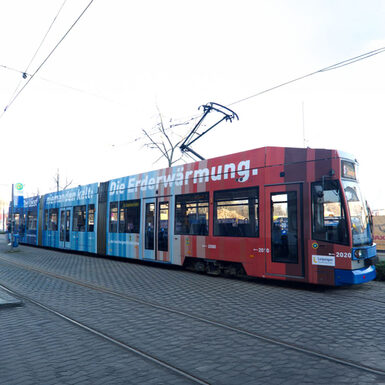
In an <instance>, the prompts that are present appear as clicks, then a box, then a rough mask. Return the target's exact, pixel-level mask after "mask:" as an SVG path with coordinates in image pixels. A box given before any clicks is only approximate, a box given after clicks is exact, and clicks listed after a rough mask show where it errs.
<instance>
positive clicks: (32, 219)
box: [27, 211, 37, 230]
mask: <svg viewBox="0 0 385 385" xmlns="http://www.w3.org/2000/svg"><path fill="white" fill-rule="evenodd" d="M36 229H37V213H34V212H32V211H28V212H27V230H36Z"/></svg>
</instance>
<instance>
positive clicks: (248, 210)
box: [214, 187, 259, 237]
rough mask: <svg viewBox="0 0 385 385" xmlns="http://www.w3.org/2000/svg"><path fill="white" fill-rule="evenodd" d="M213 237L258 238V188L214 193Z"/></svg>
mask: <svg viewBox="0 0 385 385" xmlns="http://www.w3.org/2000/svg"><path fill="white" fill-rule="evenodd" d="M214 235H216V236H228V237H258V236H259V226H258V188H257V187H254V188H247V189H237V190H227V191H215V192H214Z"/></svg>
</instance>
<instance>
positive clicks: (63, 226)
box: [59, 208, 71, 249]
mask: <svg viewBox="0 0 385 385" xmlns="http://www.w3.org/2000/svg"><path fill="white" fill-rule="evenodd" d="M59 229H60V236H59V247H61V248H63V249H69V248H70V247H71V242H70V241H71V209H70V208H65V209H60V227H59Z"/></svg>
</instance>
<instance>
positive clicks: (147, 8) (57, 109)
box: [0, 0, 385, 209]
mask: <svg viewBox="0 0 385 385" xmlns="http://www.w3.org/2000/svg"><path fill="white" fill-rule="evenodd" d="M88 3H89V0H67V1H63V0H57V1H56V0H34V1H30V0H0V114H1V113H2V111H3V110H4V108H6V106H7V105H8V104H9V102H10V100H12V96H13V95H15V90H17V89H19V90H20V88H21V87H22V86H23V85H25V84H26V82H27V81H28V79H29V77H28V76H27V78H26V79H23V77H22V74H21V73H20V72H17V71H22V72H23V71H26V72H28V73H29V74H33V73H34V72H35V71H36V69H37V68H39V66H40V65H41V64H42V62H43V61H44V60H45V58H46V57H47V55H48V54H49V53H50V52H51V51H52V49H53V48H54V46H55V45H56V44H57V43H58V42H59V40H60V39H61V38H62V37H63V35H64V34H65V33H66V32H67V31H68V29H69V28H70V26H71V25H72V24H73V23H74V21H75V20H76V19H77V17H78V16H79V15H80V14H81V12H82V11H83V9H84V8H85V7H86V6H87V4H88ZM63 4H64V6H63ZM62 6H63V7H62ZM61 7H62V9H61ZM60 9H61V11H60V13H59V14H58V12H59V10H60ZM57 15H58V16H57ZM56 16H57V18H56V20H55V22H54V24H53V26H52V28H51V30H50V32H49V33H48V35H47V37H46V39H45V40H44V42H43V44H42V46H41V48H40V49H39V51H38V53H37V55H36V56H35V57H34V59H33V61H32V63H31V64H30V61H31V59H32V58H33V56H34V54H35V52H36V50H37V48H38V47H39V45H40V43H41V42H42V40H43V37H44V35H45V34H46V33H47V31H48V29H49V27H50V25H51V23H52V21H53V20H54V18H55V17H56ZM384 20H385V1H379V0H370V1H367V0H357V1H354V0H339V1H338V0H285V1H279V0H263V1H262V0H238V1H227V0H220V1H219V0H218V1H217V0H212V1H210V0H205V1H200V0H197V1H189V2H187V1H181V0H179V1H170V0H162V1H155V0H148V1H135V2H134V1H127V0H109V1H106V0H95V1H94V2H93V3H92V4H91V6H90V7H89V9H88V10H87V11H86V12H85V14H84V15H83V16H82V18H81V19H80V20H79V22H78V23H77V24H76V25H75V27H74V28H73V29H72V30H71V32H70V33H69V34H68V36H67V37H66V38H65V39H64V40H63V42H62V43H61V44H60V45H59V46H58V48H57V49H56V50H55V52H54V53H53V54H52V56H51V57H50V58H49V59H48V60H47V62H46V63H45V64H44V65H43V66H42V67H41V69H40V70H39V71H38V73H37V74H36V76H35V77H34V78H33V79H32V80H31V81H30V82H29V84H28V85H27V86H26V87H25V89H24V90H23V91H22V92H21V93H20V94H19V95H18V96H17V97H16V99H15V100H14V102H13V103H12V104H11V105H10V106H9V107H8V109H7V111H6V112H5V113H4V114H3V115H2V116H1V118H0V135H1V136H0V137H1V150H0V151H1V152H0V154H1V157H0V159H1V172H0V193H1V194H2V195H3V196H4V195H6V192H8V191H10V184H12V183H16V182H21V183H24V184H25V190H26V194H27V195H29V196H31V195H34V194H36V192H37V191H39V193H40V194H42V193H46V192H49V191H53V190H54V189H55V182H54V176H55V174H56V171H57V169H59V170H60V175H61V179H62V182H63V183H64V182H65V179H66V178H68V180H73V186H77V185H79V184H87V183H92V182H101V181H106V180H109V179H112V178H117V177H122V176H126V175H131V174H135V173H139V172H144V171H149V170H151V169H158V168H162V167H164V166H166V163H165V162H164V161H159V162H157V163H155V164H154V162H155V161H156V160H157V159H158V158H159V155H158V153H156V152H155V151H151V150H149V149H147V148H145V147H143V145H144V143H145V141H144V140H137V139H138V138H141V137H142V132H141V130H142V129H147V130H151V129H152V127H153V126H154V124H155V123H156V122H157V115H158V109H159V111H160V112H161V113H162V115H163V117H164V119H165V121H166V122H167V121H169V119H171V118H172V119H173V121H175V122H181V121H185V120H187V119H189V118H191V117H193V116H197V114H198V113H199V111H198V107H199V106H200V105H202V104H206V103H207V102H216V103H220V104H224V105H231V108H232V109H234V111H235V112H236V113H237V114H238V115H239V118H240V119H239V121H237V122H233V123H222V124H221V125H220V126H218V127H217V128H215V129H214V130H213V131H212V132H210V133H209V134H207V135H206V136H205V137H203V138H202V139H201V140H200V141H199V142H197V144H196V146H194V148H195V149H196V150H197V152H199V153H201V154H202V155H203V156H204V157H206V158H210V157H214V156H219V155H225V154H228V153H232V152H238V151H243V150H248V149H251V148H258V147H263V146H293V147H303V146H304V143H305V145H307V146H309V147H313V148H333V149H339V150H343V151H345V152H349V153H352V154H354V155H355V156H356V158H357V159H358V161H359V162H360V175H361V182H362V185H363V189H364V192H365V195H366V197H367V199H368V201H369V203H370V205H371V207H372V208H373V209H379V208H385V176H384V172H383V168H382V166H383V164H384V161H383V159H384V151H385V146H384V144H385V139H384V127H385V109H384V105H383V104H384V99H385V98H384V97H385V76H384V69H385V53H382V54H379V55H376V56H373V57H371V58H369V59H366V60H362V61H360V62H358V63H355V64H352V65H349V66H345V67H343V68H340V69H337V70H334V71H329V72H325V73H320V74H317V75H314V76H312V77H309V78H306V79H304V80H301V81H298V82H295V83H293V84H290V85H288V86H285V87H282V88H279V89H277V90H274V91H271V92H268V93H265V94H263V95H260V96H257V97H254V98H251V99H248V100H246V101H243V102H240V103H237V104H232V103H234V102H236V101H238V100H240V99H243V98H246V97H248V96H250V95H254V94H256V93H258V92H260V91H263V90H265V89H268V88H270V87H273V86H275V85H278V84H280V83H283V82H286V81H289V80H291V79H295V78H297V77H300V76H302V75H305V74H308V73H311V72H314V71H316V70H319V69H321V68H324V67H327V66H329V65H331V64H334V63H337V62H340V61H343V60H345V59H348V58H351V57H355V56H358V55H360V54H363V53H365V52H368V51H371V50H374V49H378V48H382V47H384V46H385V23H384ZM5 67H6V68H5ZM15 70H17V71H15ZM303 112H304V113H303ZM303 127H305V130H303ZM186 129H187V128H186V126H178V127H177V128H175V133H176V134H179V135H183V133H185V131H186ZM304 132H305V135H304Z"/></svg>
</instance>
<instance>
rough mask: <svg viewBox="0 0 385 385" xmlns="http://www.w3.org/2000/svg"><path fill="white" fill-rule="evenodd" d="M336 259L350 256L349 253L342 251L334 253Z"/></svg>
mask: <svg viewBox="0 0 385 385" xmlns="http://www.w3.org/2000/svg"><path fill="white" fill-rule="evenodd" d="M336 257H337V258H351V257H352V254H351V253H344V252H342V251H337V252H336Z"/></svg>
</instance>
